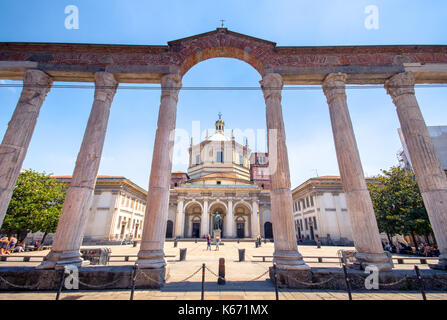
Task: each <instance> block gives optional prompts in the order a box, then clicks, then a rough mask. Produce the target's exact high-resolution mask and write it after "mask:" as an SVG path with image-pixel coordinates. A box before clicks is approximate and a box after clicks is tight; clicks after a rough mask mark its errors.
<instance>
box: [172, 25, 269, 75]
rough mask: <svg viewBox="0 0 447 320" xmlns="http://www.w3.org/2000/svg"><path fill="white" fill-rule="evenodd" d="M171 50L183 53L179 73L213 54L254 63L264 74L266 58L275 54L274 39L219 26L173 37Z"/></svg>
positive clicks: (213, 55) (211, 56) (256, 68)
mask: <svg viewBox="0 0 447 320" xmlns="http://www.w3.org/2000/svg"><path fill="white" fill-rule="evenodd" d="M168 44H169V51H170V52H172V54H173V55H177V56H180V57H181V60H180V61H179V67H180V74H181V75H184V74H185V73H186V72H187V71H188V70H189V69H191V68H192V67H193V66H194V65H196V64H198V63H199V62H202V61H205V60H208V59H212V58H234V59H238V60H241V61H244V62H246V63H248V64H249V65H251V66H252V67H253V68H254V69H255V70H257V71H258V72H259V74H260V75H262V74H263V69H264V65H265V63H264V58H266V57H271V56H272V55H273V51H274V48H275V46H276V44H275V43H274V42H270V41H266V40H262V39H257V38H254V37H250V36H247V35H243V34H239V33H236V32H232V31H228V30H227V29H224V28H218V29H217V30H215V31H212V32H207V33H203V34H199V35H196V36H193V37H188V38H184V39H179V40H175V41H171V42H169V43H168Z"/></svg>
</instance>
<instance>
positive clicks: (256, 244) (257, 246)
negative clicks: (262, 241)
mask: <svg viewBox="0 0 447 320" xmlns="http://www.w3.org/2000/svg"><path fill="white" fill-rule="evenodd" d="M255 246H256V248H259V242H258V240H256V241H255Z"/></svg>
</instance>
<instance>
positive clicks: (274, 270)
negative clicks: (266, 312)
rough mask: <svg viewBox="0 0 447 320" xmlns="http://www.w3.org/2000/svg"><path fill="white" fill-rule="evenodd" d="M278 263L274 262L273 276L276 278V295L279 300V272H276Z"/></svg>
mask: <svg viewBox="0 0 447 320" xmlns="http://www.w3.org/2000/svg"><path fill="white" fill-rule="evenodd" d="M276 271H277V270H276V263H274V264H273V278H274V279H275V296H276V300H279V293H278V274H277V272H276Z"/></svg>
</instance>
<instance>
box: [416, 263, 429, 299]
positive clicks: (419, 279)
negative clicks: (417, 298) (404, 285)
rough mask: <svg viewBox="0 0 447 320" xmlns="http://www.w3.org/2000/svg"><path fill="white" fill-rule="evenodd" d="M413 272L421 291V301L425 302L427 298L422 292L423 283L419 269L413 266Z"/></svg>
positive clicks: (423, 291)
mask: <svg viewBox="0 0 447 320" xmlns="http://www.w3.org/2000/svg"><path fill="white" fill-rule="evenodd" d="M414 271H416V276H417V279H418V282H419V289H420V290H421V294H422V300H427V297H426V296H425V290H424V281H423V280H422V277H421V273H420V272H419V267H418V266H414Z"/></svg>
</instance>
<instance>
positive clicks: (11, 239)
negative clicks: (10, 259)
mask: <svg viewBox="0 0 447 320" xmlns="http://www.w3.org/2000/svg"><path fill="white" fill-rule="evenodd" d="M16 244H17V238H14V237H13V236H10V237H9V244H8V249H7V251H8V254H10V253H11V251H14V248H15V247H16Z"/></svg>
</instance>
